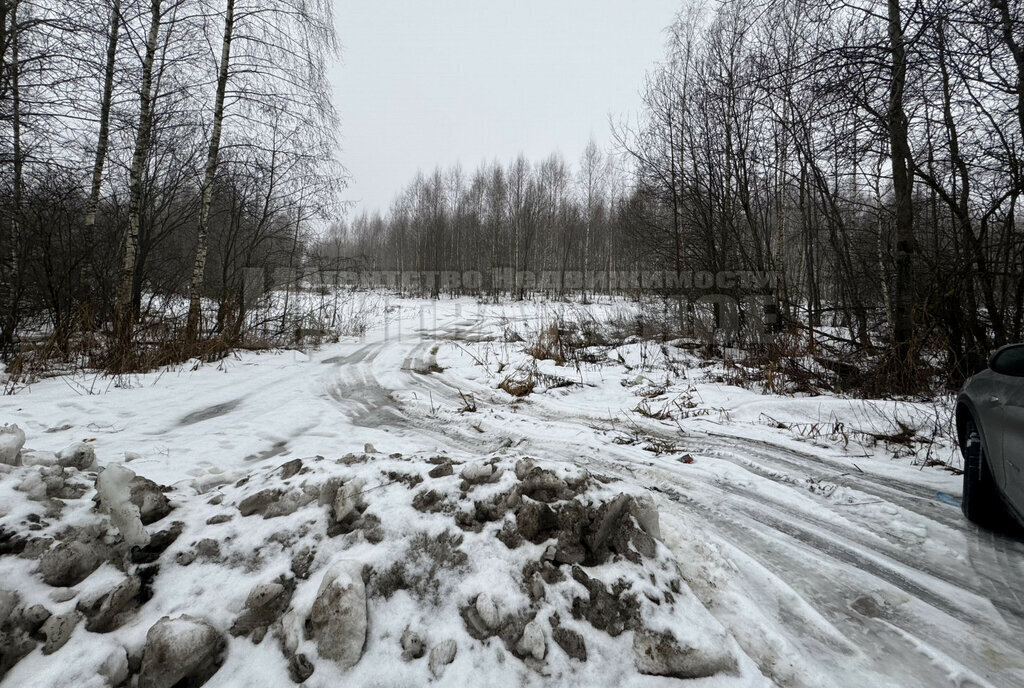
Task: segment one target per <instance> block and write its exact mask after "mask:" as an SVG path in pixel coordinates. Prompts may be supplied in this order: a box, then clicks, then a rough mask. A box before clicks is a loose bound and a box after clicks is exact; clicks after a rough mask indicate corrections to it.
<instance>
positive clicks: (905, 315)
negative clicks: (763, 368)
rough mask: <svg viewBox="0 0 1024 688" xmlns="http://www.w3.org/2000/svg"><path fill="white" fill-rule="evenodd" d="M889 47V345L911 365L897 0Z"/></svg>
mask: <svg viewBox="0 0 1024 688" xmlns="http://www.w3.org/2000/svg"><path fill="white" fill-rule="evenodd" d="M888 9H889V27H888V28H889V48H890V54H891V56H892V82H891V84H890V87H889V111H888V122H887V123H886V124H887V128H888V134H889V147H890V150H891V153H892V186H893V196H894V198H895V202H896V273H895V280H894V284H893V292H894V293H893V315H894V319H893V345H894V347H895V352H894V353H895V354H896V361H897V362H898V363H899V364H900V365H901V366H906V367H907V368H911V367H913V366H914V363H915V362H914V354H913V351H912V350H911V346H912V343H913V340H914V314H913V307H914V284H913V282H914V273H913V269H914V254H915V252H916V248H917V247H916V242H915V240H914V207H913V197H912V194H913V180H912V177H911V175H910V170H909V168H908V165H909V164H910V144H909V143H908V140H907V128H908V124H907V115H906V112H904V110H903V92H904V88H905V86H906V80H907V54H906V46H905V44H904V36H903V22H902V18H901V16H900V2H899V0H888Z"/></svg>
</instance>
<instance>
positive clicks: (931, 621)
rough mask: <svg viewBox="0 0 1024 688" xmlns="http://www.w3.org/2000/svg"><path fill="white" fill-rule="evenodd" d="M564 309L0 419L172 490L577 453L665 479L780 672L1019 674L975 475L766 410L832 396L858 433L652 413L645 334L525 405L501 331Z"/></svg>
mask: <svg viewBox="0 0 1024 688" xmlns="http://www.w3.org/2000/svg"><path fill="white" fill-rule="evenodd" d="M549 316H550V312H548V311H545V310H544V309H535V310H529V309H518V310H515V311H512V310H503V309H501V308H499V307H483V306H478V305H477V304H475V303H473V302H468V301H463V302H453V303H452V302H449V303H444V304H441V305H440V306H439V307H438V308H437V309H436V310H435V311H434V312H432V314H431V320H430V322H427V323H424V322H423V319H422V317H420V316H418V315H417V316H416V317H410V316H408V314H407V315H406V316H404V319H403V316H402V314H401V312H400V313H399V314H398V315H397V316H392V319H391V321H390V322H389V324H388V326H387V327H385V328H381V329H379V330H377V331H374V332H371V333H369V334H368V335H367V336H366V337H365V338H363V339H362V340H361V341H357V342H356V341H353V342H347V343H346V342H343V343H341V344H337V345H332V346H329V347H326V348H325V349H324V350H322V351H319V352H314V353H297V352H291V353H285V354H278V355H273V356H245V357H243V358H242V359H241V361H240V362H239V361H236V362H232V363H229V364H226V365H225V366H222V367H221V369H219V370H215V369H212V368H210V367H207V368H204V369H200V370H198V371H196V372H193V373H187V372H182V373H179V374H176V375H165V376H156V375H154V376H146V377H145V378H144V379H142V380H140V383H139V385H138V386H137V387H135V388H134V389H127V390H118V389H114V390H111V391H109V392H108V393H106V394H98V395H83V396H76V395H74V394H69V393H68V389H67V386H66V385H62V384H61V383H59V382H57V381H49V382H46V383H43V384H41V385H37V386H36V387H35V388H33V389H31V390H29V391H28V392H26V393H24V394H23V395H19V396H17V397H8V398H5V399H4V400H3V402H2V405H0V411H2V413H3V416H4V417H3V421H4V422H17V423H19V425H21V426H22V427H23V428H26V429H27V431H28V432H29V434H30V436H31V437H32V438H33V439H32V440H30V443H29V444H30V445H33V444H34V445H37V446H39V447H40V448H47V449H50V448H52V447H50V446H46V447H42V446H41V445H42V444H43V443H44V442H45V443H46V444H47V445H50V444H52V445H54V446H55V447H58V448H59V446H60V445H61V444H62V442H63V443H66V442H67V441H71V440H74V439H82V437H81V435H82V432H83V431H84V430H83V428H88V429H89V430H88V431H89V432H92V433H94V435H95V437H96V448H97V453H98V454H99V455H100V456H101V458H102V457H104V456H107V457H112V456H114V455H115V454H117V453H119V452H124V451H132V452H138V453H139V454H141V455H142V458H139V459H137V460H136V461H134V462H133V463H132V468H133V469H134V470H136V471H138V472H140V473H142V474H143V475H146V476H147V477H151V478H152V479H154V480H157V481H159V482H165V483H174V482H181V481H184V480H196V481H202V480H204V479H212V477H215V476H218V475H221V474H222V473H224V472H227V473H233V472H236V473H238V474H242V473H244V472H246V471H249V470H251V469H252V468H253V466H258V465H263V464H264V463H266V464H267V465H271V464H275V463H280V462H281V461H283V460H286V459H290V458H295V457H308V456H314V455H317V454H320V455H333V454H340V453H344V452H346V451H352V450H353V449H354V448H355V447H357V446H359V447H361V446H362V444H363V443H366V442H369V443H372V444H374V445H375V446H376V447H378V448H379V449H380V450H381V451H383V452H392V451H401V452H410V451H411V452H415V451H420V452H422V451H438V452H441V451H452V452H459V453H461V454H468V455H482V454H485V453H488V452H493V451H495V450H497V449H500V448H501V447H511V448H514V449H515V451H517V452H519V453H522V454H525V455H528V456H533V457H536V458H539V459H542V460H545V461H558V462H566V463H570V464H574V465H577V466H582V467H585V468H587V469H588V470H591V471H594V472H600V473H602V474H604V475H607V476H612V477H615V478H618V479H620V480H623V481H628V482H630V483H632V484H635V485H640V486H643V487H645V488H647V489H649V490H650V491H651V494H652V496H653V497H654V499H655V500H656V502H657V506H658V508H659V510H660V513H661V523H662V532H663V537H664V541H665V543H666V544H667V545H668V546H669V547H670V548H671V549H672V550H673V551H674V552H675V554H676V557H677V559H678V560H679V561H680V562H682V565H683V569H684V573H685V575H686V578H687V581H688V583H689V584H690V586H691V588H692V589H693V590H694V591H695V593H696V594H697V596H698V597H699V598H700V600H701V602H702V603H703V604H704V605H705V607H706V608H707V609H708V610H709V611H710V612H711V614H712V615H714V616H715V617H716V618H717V619H718V620H719V621H720V622H721V623H722V625H723V626H724V627H725V628H726V629H728V631H729V632H731V634H732V635H733V636H734V637H735V639H736V640H737V642H738V643H739V645H740V646H741V647H742V648H743V650H744V651H745V652H746V654H747V655H748V656H750V657H751V658H752V659H753V660H754V661H755V662H756V664H757V665H758V667H759V668H760V670H761V672H762V673H763V674H764V676H765V677H767V678H768V679H769V680H770V681H771V682H773V683H775V684H776V685H779V686H808V687H812V686H814V687H817V686H832V685H835V686H866V685H871V686H921V687H929V688H930V687H933V686H946V685H948V686H993V687H995V688H1003V687H1011V686H1024V543H1021V542H1019V541H1016V540H1013V539H1009V538H1006V537H1003V536H999V535H994V534H991V533H988V532H986V531H982V530H979V529H978V528H976V527H974V526H972V525H970V524H969V523H967V522H966V521H965V520H964V519H963V518H962V516H961V514H960V511H959V509H958V508H957V507H956V506H953V505H950V504H949V503H946V502H944V501H942V500H941V499H940V498H939V496H938V493H940V492H942V493H948V494H950V495H952V496H953V497H955V498H959V494H960V486H959V483H960V478H958V477H957V476H955V475H951V474H950V473H948V472H946V471H943V470H941V469H938V468H924V469H922V468H921V467H919V466H913V465H911V464H910V462H909V461H908V460H892V459H891V458H890V457H889V456H887V455H886V453H885V451H884V450H883V449H881V448H870V447H865V446H862V445H858V444H856V443H851V444H850V445H849V446H846V445H845V443H844V442H839V441H834V440H832V439H829V438H828V437H818V438H816V439H813V440H808V439H806V438H800V437H797V436H795V435H794V434H793V433H792V432H787V431H785V430H782V429H778V428H772V427H769V426H766V425H765V424H764V423H759V422H756V419H757V418H759V417H760V415H761V414H762V413H769V414H770V416H771V417H772V418H779V417H781V416H782V415H786V414H789V416H791V417H794V418H800V417H811V418H814V417H815V415H817V417H820V416H821V414H822V408H823V407H827V410H828V413H829V414H839V415H840V416H842V414H843V413H845V414H846V416H843V417H844V419H846V421H847V423H849V424H852V423H855V422H856V421H857V420H858V418H860V417H859V416H858V415H857V414H858V413H860V411H859V410H858V409H859V406H857V405H855V404H854V403H853V402H848V401H846V400H841V399H833V398H814V399H793V398H785V397H768V396H761V395H757V394H754V393H752V392H748V391H745V390H738V389H735V388H728V387H726V386H725V385H722V384H719V383H711V382H706V381H701V380H699V379H697V378H696V377H692V376H691V377H690V378H685V377H684V378H683V379H675V380H672V381H669V383H668V385H667V388H666V389H665V391H664V392H663V393H662V394H661V395H660V396H661V397H666V398H667V397H670V396H671V395H672V394H673V393H674V392H678V393H686V394H689V395H691V396H693V397H694V398H695V399H696V401H695V404H694V405H695V407H696V409H697V410H701V409H707V413H693V414H691V415H690V417H686V418H680V417H676V418H674V419H665V420H656V419H654V418H651V417H648V416H646V415H642V414H640V413H636V412H634V410H633V409H634V408H635V407H636V406H637V403H638V398H637V395H636V385H635V384H634V383H635V381H636V380H637V379H638V378H639V377H644V379H645V380H648V381H654V380H655V379H657V380H658V381H659V383H660V380H661V379H662V378H665V377H666V376H667V373H666V368H665V367H664V365H662V363H659V362H658V361H657V360H652V359H649V358H648V355H647V352H645V351H642V350H641V349H642V347H643V345H641V344H638V345H632V346H625V347H621V348H620V349H619V350H618V351H617V352H616V357H615V358H612V356H611V355H610V353H609V356H608V360H605V361H602V362H601V363H600V364H593V365H583V366H580V367H578V368H575V367H558V366H555V365H554V364H553V363H551V362H542V363H541V364H540V370H541V371H542V372H543V373H545V374H549V375H557V376H560V377H563V378H566V379H567V380H572V381H574V382H575V383H576V384H572V385H567V386H557V385H556V386H552V388H550V389H541V388H538V390H537V391H535V393H534V394H531V395H529V396H527V397H525V398H524V399H513V398H512V397H510V396H509V395H508V394H506V393H505V392H504V391H501V390H500V389H498V388H497V387H498V382H499V381H500V380H501V379H502V378H503V377H504V376H505V375H507V374H509V372H510V371H512V370H514V369H516V367H517V366H523V365H525V364H526V362H527V357H525V355H524V354H523V353H522V348H523V345H522V344H514V343H509V342H506V341H505V338H504V337H503V332H504V331H506V330H507V328H509V327H510V326H511V327H513V328H518V329H519V330H520V331H525V332H529V331H531V328H532V331H536V330H537V329H538V328H539V327H540V326H541V325H542V324H543V323H544V321H545V318H547V317H549ZM399 326H401V328H404V329H402V330H399V329H398V328H399ZM631 356H632V358H631ZM656 358H657V357H656V356H655V357H654V359H656ZM530 364H531V365H532V362H531V363H530ZM469 400H472V402H474V403H475V406H476V410H475V411H471V410H468V409H466V407H467V403H468V401H469ZM860 419H861V420H863V419H862V418H860ZM65 426H68V427H65ZM652 448H654V449H658V451H651V449H652Z"/></svg>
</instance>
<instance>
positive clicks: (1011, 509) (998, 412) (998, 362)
mask: <svg viewBox="0 0 1024 688" xmlns="http://www.w3.org/2000/svg"><path fill="white" fill-rule="evenodd" d="M956 429H957V436H958V439H959V442H960V451H961V452H962V453H963V457H964V496H963V500H962V501H961V508H962V509H963V512H964V515H965V516H966V517H967V518H968V519H970V520H971V521H974V522H975V523H978V524H979V525H983V526H989V527H998V526H1000V525H1002V524H1005V523H1006V522H1007V521H1008V520H1009V519H1010V518H1013V519H1016V520H1017V522H1018V523H1020V524H1021V525H1022V526H1024V344H1011V345H1009V346H1004V347H1003V348H1001V349H999V350H998V351H996V352H995V353H994V354H992V356H991V358H989V361H988V370H984V371H982V372H980V373H978V374H977V375H975V376H973V377H971V378H970V379H969V380H967V383H966V384H965V385H964V388H963V391H961V392H960V396H959V397H958V398H957V404H956Z"/></svg>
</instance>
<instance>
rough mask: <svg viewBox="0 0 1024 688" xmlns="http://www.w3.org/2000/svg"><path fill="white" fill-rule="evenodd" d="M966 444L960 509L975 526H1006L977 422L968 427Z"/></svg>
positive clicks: (1005, 515)
mask: <svg viewBox="0 0 1024 688" xmlns="http://www.w3.org/2000/svg"><path fill="white" fill-rule="evenodd" d="M966 435H967V440H966V442H965V443H964V446H963V456H964V496H963V499H962V500H961V502H960V508H961V510H962V511H963V512H964V516H966V517H967V519H968V520H969V521H971V522H973V523H976V524H978V525H980V526H985V527H988V528H993V527H998V526H1001V525H1003V524H1005V523H1006V519H1007V514H1006V508H1005V507H1004V506H1003V498H1002V496H1001V495H1000V494H999V488H998V487H997V486H996V481H995V478H994V477H993V475H992V471H991V470H990V469H989V466H988V456H987V455H986V451H985V445H984V443H983V442H982V440H981V435H979V434H978V429H977V427H976V426H975V424H974V421H973V420H972V421H970V422H969V424H968V426H967V432H966Z"/></svg>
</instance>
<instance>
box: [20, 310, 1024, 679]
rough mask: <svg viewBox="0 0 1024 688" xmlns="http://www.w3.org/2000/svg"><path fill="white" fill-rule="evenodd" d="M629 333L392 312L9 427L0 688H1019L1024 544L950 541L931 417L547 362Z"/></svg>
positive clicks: (591, 316) (672, 376) (708, 380)
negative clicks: (571, 333)
mask: <svg viewBox="0 0 1024 688" xmlns="http://www.w3.org/2000/svg"><path fill="white" fill-rule="evenodd" d="M632 308H633V306H632V305H631V304H629V303H627V302H619V301H606V302H602V303H598V304H592V305H589V306H583V305H580V304H568V303H561V304H559V303H533V302H521V303H512V304H490V303H481V302H477V301H475V300H471V299H459V300H448V301H445V300H442V301H438V302H435V301H419V300H412V299H388V300H387V301H386V302H385V303H382V306H381V309H380V312H379V314H378V317H377V318H376V322H378V325H377V326H376V327H374V328H370V329H368V330H366V331H365V333H364V334H363V335H362V336H359V337H348V338H343V339H342V340H341V341H340V342H338V343H336V344H328V345H324V346H323V347H321V348H319V349H316V350H285V351H275V352H264V353H251V352H246V353H238V354H235V355H232V356H231V357H229V358H226V359H224V360H223V361H220V362H219V363H215V364H198V363H194V364H190V365H184V366H180V367H176V368H172V369H167V370H161V371H156V372H153V373H149V374H145V375H137V376H122V377H118V378H101V377H98V376H86V375H84V374H78V375H77V376H69V377H62V378H52V379H47V380H43V381H40V382H38V383H36V384H33V385H31V386H29V387H28V388H26V389H23V390H20V391H19V393H18V394H16V395H13V396H6V397H4V398H3V399H2V401H0V413H2V415H0V422H2V423H6V424H7V425H4V426H3V427H2V428H0V636H2V640H3V641H4V642H3V649H2V650H0V674H2V673H3V672H6V674H5V675H3V678H2V681H0V686H68V685H75V686H139V687H140V688H144V687H147V686H151V687H158V686H172V685H175V684H177V683H178V682H179V681H186V682H190V683H189V685H199V684H202V685H206V686H241V685H245V686H282V685H291V684H293V683H299V682H304V685H309V686H333V685H356V686H406V685H426V684H429V683H434V684H437V685H460V684H470V683H472V684H474V685H477V684H478V685H489V686H490V685H493V686H520V685H525V686H530V685H538V686H539V685H544V686H552V685H553V686H562V685H564V686H578V685H588V686H589V685H594V686H596V685H622V686H630V685H635V686H660V685H664V686H671V685H687V686H698V687H707V688H719V687H723V688H724V687H739V686H771V685H778V686H794V687H801V686H807V687H808V688H810V687H814V688H817V687H821V686H857V687H860V686H864V685H878V686H921V687H925V686H927V687H933V686H943V685H948V686H992V687H995V688H1000V687H1003V686H1014V685H1024V647H1022V644H1021V641H1020V639H1021V637H1024V635H1022V633H1024V545H1022V544H1021V543H1020V542H1018V541H1016V540H1013V539H1010V538H1006V537H1003V536H1000V535H995V534H992V533H989V532H986V531H983V530H980V529H978V528H977V527H975V526H973V525H971V524H969V523H968V522H966V521H965V520H964V519H963V518H962V516H961V514H960V511H959V509H958V507H957V502H958V500H959V495H960V484H961V478H960V477H959V476H958V475H956V472H955V470H950V468H951V467H952V468H955V467H956V466H957V465H959V464H958V463H957V462H958V458H957V457H956V452H955V450H954V447H953V446H952V444H951V442H950V439H949V433H948V427H947V426H946V423H947V422H948V418H947V417H946V416H947V415H948V411H949V409H948V407H947V406H946V405H945V404H944V402H943V400H937V401H936V402H932V403H925V402H921V403H912V402H893V401H888V402H882V401H878V402H868V401H862V400H854V399H848V398H844V397H841V396H835V395H816V396H811V395H806V394H805V395H777V394H768V393H766V392H765V390H764V389H751V388H749V387H750V385H747V386H746V387H740V386H737V385H735V384H733V383H734V382H735V380H734V378H733V377H732V375H733V372H732V370H733V369H732V368H730V367H728V366H723V365H721V364H716V363H708V362H704V361H702V360H700V359H699V358H698V357H697V356H696V355H695V353H694V350H693V349H692V348H691V347H690V346H689V345H688V343H687V342H685V341H678V342H671V343H666V344H661V343H656V342H650V341H645V340H643V339H640V338H638V337H628V338H619V339H611V340H601V338H600V337H593V338H592V339H593V341H590V342H587V343H586V344H585V345H584V346H583V347H582V348H581V349H580V352H581V353H580V354H579V355H577V356H574V357H571V359H570V360H560V357H559V356H557V355H556V356H554V357H553V359H554V360H552V358H545V357H544V356H543V355H542V354H541V353H539V350H540V349H543V347H540V346H538V342H542V343H543V342H544V339H545V336H547V335H546V333H550V332H551V326H552V323H558V322H560V323H563V324H564V323H569V324H575V326H576V327H577V328H580V329H583V330H588V331H589V330H593V331H594V332H600V331H604V330H605V329H607V328H608V327H610V326H611V324H612V323H614V322H620V321H622V320H625V319H628V318H629V317H630V314H631V309H632ZM550 343H551V342H548V344H550Z"/></svg>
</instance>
